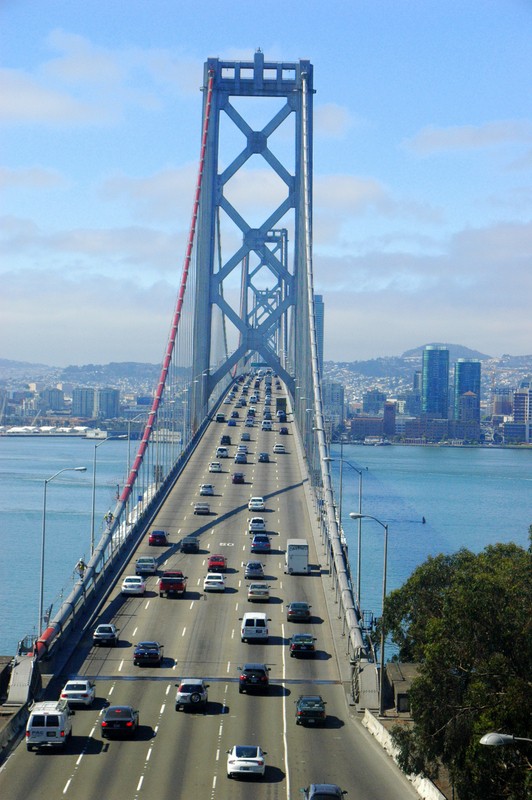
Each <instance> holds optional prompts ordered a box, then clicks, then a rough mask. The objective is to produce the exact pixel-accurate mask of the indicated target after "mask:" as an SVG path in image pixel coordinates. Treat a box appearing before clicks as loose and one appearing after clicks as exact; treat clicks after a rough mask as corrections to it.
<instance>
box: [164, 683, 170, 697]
mask: <svg viewBox="0 0 532 800" xmlns="http://www.w3.org/2000/svg"><path fill="white" fill-rule="evenodd" d="M170 689H171V686H170V684H168V686H167V687H166V692H165V694H166V695H168V694H169V693H170Z"/></svg>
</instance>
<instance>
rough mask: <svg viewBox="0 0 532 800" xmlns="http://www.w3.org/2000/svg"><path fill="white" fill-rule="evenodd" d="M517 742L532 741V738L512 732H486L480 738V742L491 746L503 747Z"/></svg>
mask: <svg viewBox="0 0 532 800" xmlns="http://www.w3.org/2000/svg"><path fill="white" fill-rule="evenodd" d="M515 742H530V743H532V739H527V738H525V737H524V736H514V735H513V734H512V733H485V734H484V736H483V737H482V739H481V740H480V744H487V745H489V746H490V747H503V746H504V745H507V744H514V743H515Z"/></svg>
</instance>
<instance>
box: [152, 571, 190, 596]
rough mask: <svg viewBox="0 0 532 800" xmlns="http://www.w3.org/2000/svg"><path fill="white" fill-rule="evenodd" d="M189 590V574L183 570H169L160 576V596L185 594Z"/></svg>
mask: <svg viewBox="0 0 532 800" xmlns="http://www.w3.org/2000/svg"><path fill="white" fill-rule="evenodd" d="M186 590H187V576H186V575H183V573H182V572H181V570H178V569H175V570H167V571H166V572H163V574H162V575H161V577H160V578H159V597H163V596H164V595H166V596H167V597H169V596H170V595H171V594H178V595H184V594H185V592H186Z"/></svg>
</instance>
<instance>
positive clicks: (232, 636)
mask: <svg viewBox="0 0 532 800" xmlns="http://www.w3.org/2000/svg"><path fill="white" fill-rule="evenodd" d="M234 638H235V629H234V628H233V630H232V631H231V639H234Z"/></svg>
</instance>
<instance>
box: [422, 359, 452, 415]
mask: <svg viewBox="0 0 532 800" xmlns="http://www.w3.org/2000/svg"><path fill="white" fill-rule="evenodd" d="M421 384H422V385H421V413H422V414H425V415H426V416H428V417H432V418H433V419H447V418H448V416H449V351H448V349H447V348H446V347H443V346H441V345H427V347H425V349H424V350H423V364H422V380H421Z"/></svg>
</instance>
